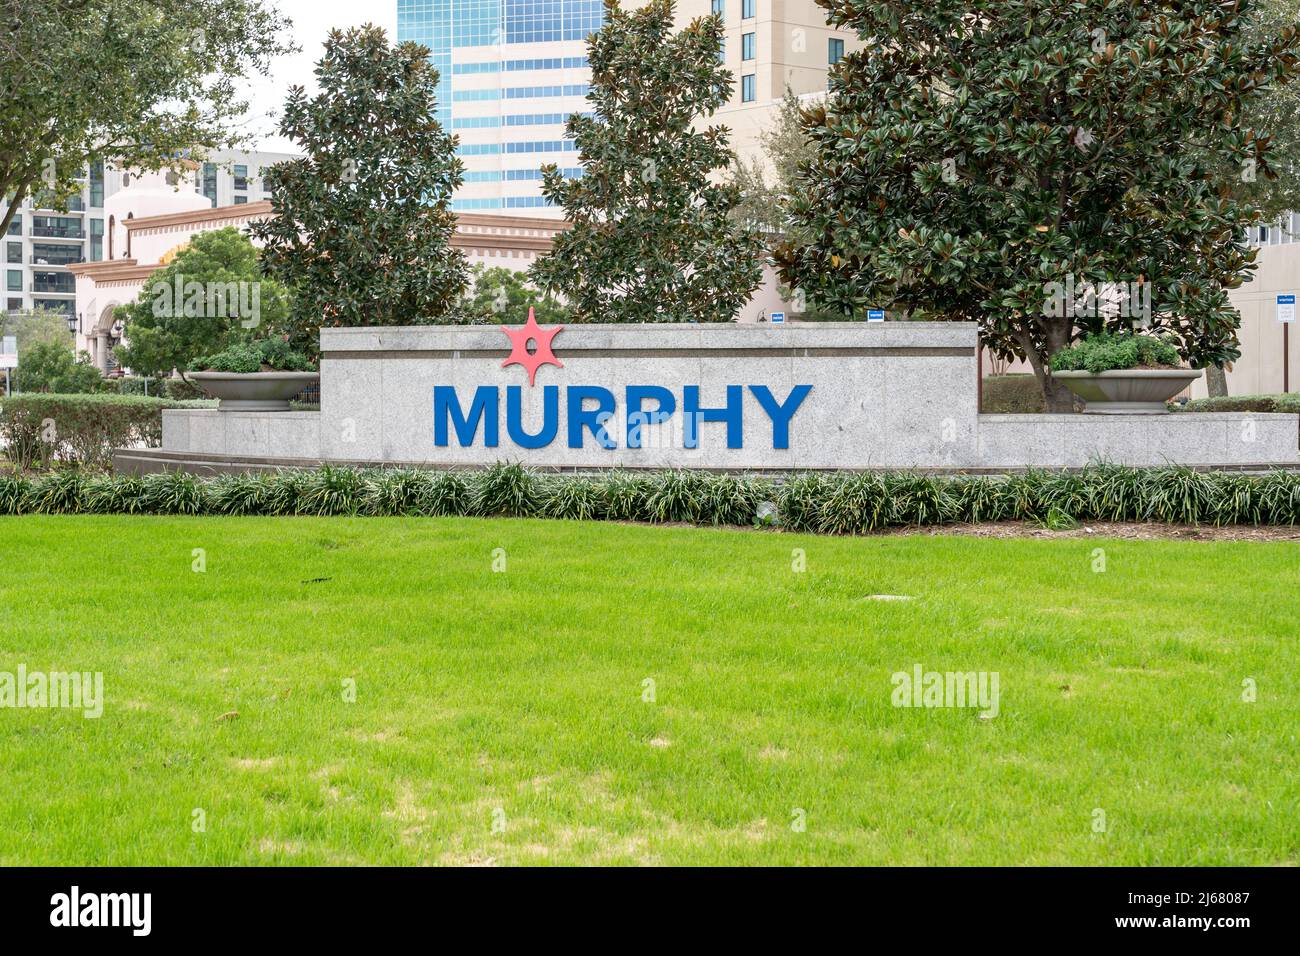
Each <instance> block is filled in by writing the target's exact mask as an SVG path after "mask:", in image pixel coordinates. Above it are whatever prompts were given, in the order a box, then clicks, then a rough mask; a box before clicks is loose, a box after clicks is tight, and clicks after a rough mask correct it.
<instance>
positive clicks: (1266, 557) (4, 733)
mask: <svg viewBox="0 0 1300 956" xmlns="http://www.w3.org/2000/svg"><path fill="white" fill-rule="evenodd" d="M1097 547H1102V548H1104V551H1105V555H1104V558H1105V568H1106V570H1105V571H1104V573H1096V572H1094V570H1093V566H1094V563H1095V556H1094V549H1095V548H1097ZM196 548H202V549H204V551H205V555H206V557H205V560H206V571H205V572H204V573H196V572H195V571H193V570H192V563H193V562H194V560H195V559H194V557H193V556H192V555H193V549H196ZM497 548H503V549H504V550H505V556H506V561H507V565H506V570H505V572H504V573H498V572H494V571H493V560H494V557H493V552H494V549H497ZM795 548H801V549H804V550H805V552H806V563H807V564H806V566H807V569H806V571H803V572H801V573H799V572H795V571H793V570H792V549H795ZM1298 586H1300V549H1298V548H1297V546H1295V545H1293V544H1285V543H1246V542H1215V543H1206V542H1170V541H1118V540H1111V541H1106V540H1100V541H1099V540H1087V539H1058V540H1023V539H1021V540H978V539H973V538H957V537H949V538H944V537H929V536H913V537H879V538H856V539H851V538H826V537H821V538H814V537H805V536H795V535H782V534H775V533H761V532H745V531H731V530H717V531H714V530H696V529H689V528H655V527H631V526H618V525H611V524H571V523H563V522H544V521H522V520H475V519H455V520H452V519H445V520H443V519H380V518H369V519H343V518H322V519H313V518H268V519H261V518H235V519H216V518H196V519H185V518H149V517H23V518H4V519H0V671H8V672H14V671H16V670H17V667H18V665H19V664H25V665H26V667H27V669H28V670H29V671H33V670H45V671H49V670H73V669H76V670H82V671H102V672H103V675H104V689H105V697H106V703H105V707H104V713H103V716H102V717H101V718H99V719H97V720H96V719H85V718H84V717H82V716H81V715H80V713H79V712H71V711H68V710H51V709H46V710H30V709H26V710H18V709H11V708H7V709H0V863H3V864H127V865H130V864H156V863H168V864H233V863H242V864H256V863H308V864H310V863H334V864H350V863H374V864H439V863H444V864H460V863H497V864H544V863H559V864H574V863H661V864H716V863H722V864H745V863H765V864H796V863H828V864H958V865H960V864H1016V863H1037V864H1067V863H1079V864H1112V863H1113V864H1118V863H1129V864H1190V863H1204V864H1229V863H1232V864H1265V865H1267V864H1295V863H1297V862H1300V810H1298V809H1297V795H1298V794H1300V771H1298V768H1297V754H1298V753H1300V745H1298V744H1297V733H1298V727H1300V719H1298V707H1297V704H1298V702H1300V653H1298V652H1297V635H1300V597H1298V594H1300V590H1298ZM877 594H892V595H911V596H913V598H914V599H913V600H911V601H881V600H873V599H871V598H870V597H869V596H870V595H877ZM918 663H919V664H921V665H923V666H924V668H925V669H926V670H937V671H949V670H951V671H972V670H973V671H996V672H998V674H999V684H1000V692H1001V699H1000V713H999V714H998V716H997V717H996V718H994V719H981V718H980V717H979V715H978V713H977V711H975V710H972V709H957V708H948V709H905V708H897V707H894V706H892V705H891V695H892V692H893V686H892V684H891V682H890V675H891V674H892V673H894V672H896V671H908V672H910V671H911V670H912V668H913V666H914V665H915V664H918ZM1246 678H1252V679H1253V680H1254V682H1255V685H1256V687H1257V693H1258V699H1257V701H1255V702H1254V703H1247V702H1243V701H1242V699H1241V698H1242V682H1243V680H1244V679H1246ZM345 679H352V680H355V682H356V700H355V702H348V701H346V700H345V699H344V684H343V682H344V681H345ZM647 679H650V680H653V681H654V698H655V699H654V701H653V702H647V701H645V700H643V696H644V695H645V694H646V691H645V690H644V688H645V687H646V684H645V683H644V682H645V681H646V680H647ZM232 711H237V712H238V716H237V717H235V716H226V717H224V718H222V715H229V713H230V712H232ZM219 718H221V719H219ZM196 809H201V810H202V811H203V814H204V820H205V822H206V830H205V832H201V833H196V832H194V829H193V827H192V819H193V815H194V811H195V810H196ZM1097 809H1100V810H1102V811H1104V814H1105V832H1094V822H1095V821H1099V820H1100V819H1101V818H1100V817H1099V816H1097V815H1096V814H1095V812H1094V811H1095V810H1097ZM800 819H801V820H802V821H803V822H804V826H803V828H802V829H799V828H798V827H797V826H792V824H793V823H796V822H797V821H798V820H800ZM494 822H495V824H496V827H495V831H496V832H494Z"/></svg>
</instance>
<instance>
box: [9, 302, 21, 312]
mask: <svg viewBox="0 0 1300 956" xmlns="http://www.w3.org/2000/svg"><path fill="white" fill-rule="evenodd" d="M6 302H7V303H8V305H7V308H8V309H9V311H10V312H21V311H22V310H23V300H22V299H7V300H6Z"/></svg>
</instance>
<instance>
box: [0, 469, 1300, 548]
mask: <svg viewBox="0 0 1300 956" xmlns="http://www.w3.org/2000/svg"><path fill="white" fill-rule="evenodd" d="M772 506H775V509H776V515H777V517H776V521H777V523H779V524H780V525H782V526H784V527H785V528H788V529H790V530H792V531H810V532H818V533H827V534H860V533H864V532H869V531H877V530H880V529H884V528H890V527H908V526H911V527H916V526H922V525H942V524H948V523H953V522H985V521H1007V520H1010V521H1034V522H1039V523H1042V524H1044V525H1046V526H1049V527H1066V526H1069V525H1071V524H1072V523H1073V522H1078V521H1159V522H1170V523H1178V524H1213V525H1228V524H1248V525H1294V524H1295V523H1296V521H1297V519H1300V473H1298V472H1290V471H1280V470H1279V471H1272V472H1268V473H1266V474H1262V475H1247V474H1240V473H1225V472H1200V471H1193V470H1191V469H1188V468H1177V467H1170V468H1130V467H1126V466H1120V465H1105V464H1101V465H1096V466H1093V467H1091V468H1087V469H1085V470H1083V471H1080V472H1074V473H1070V472H1047V471H1029V472H1026V473H1024V474H1018V475H1009V476H1000V477H976V476H933V475H922V474H916V473H906V472H896V473H869V472H864V473H810V474H802V475H797V476H795V477H792V478H790V479H788V480H786V481H784V482H780V483H778V482H776V481H773V480H771V479H768V478H759V477H747V476H734V475H715V474H709V473H707V472H698V471H662V472H654V473H631V472H624V471H612V472H606V473H603V474H600V475H594V476H581V475H553V474H543V473H539V472H535V471H532V470H530V469H527V468H524V467H521V466H520V465H513V464H512V465H506V464H498V465H495V466H493V467H491V468H488V469H486V470H484V471H476V472H468V471H452V472H437V471H419V470H410V469H382V470H354V469H349V468H335V467H331V466H324V467H322V468H320V469H319V470H316V471H282V472H275V473H264V474H241V475H225V476H221V477H218V478H208V479H200V478H196V477H194V476H192V475H187V474H182V473H179V472H171V473H166V474H157V475H146V476H144V477H126V476H112V475H94V476H87V475H86V474H84V473H81V472H78V471H76V470H65V471H58V472H55V473H53V474H49V475H44V476H40V477H35V478H22V477H5V478H0V514H9V515H12V514H77V513H88V514H180V515H374V516H393V515H412V516H426V517H432V516H438V515H474V516H492V515H510V516H520V517H534V518H567V519H576V520H588V521H648V522H689V523H691V524H699V525H751V524H765V523H768V522H767V520H765V519H764V518H763V517H762V515H763V514H765V513H766V512H768V511H769V510H770V508H771V507H772Z"/></svg>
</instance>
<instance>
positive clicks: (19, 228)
mask: <svg viewBox="0 0 1300 956" xmlns="http://www.w3.org/2000/svg"><path fill="white" fill-rule="evenodd" d="M22 234H23V214H22V213H14V218H13V220H12V221H11V222H10V223H9V235H11V236H21V235H22Z"/></svg>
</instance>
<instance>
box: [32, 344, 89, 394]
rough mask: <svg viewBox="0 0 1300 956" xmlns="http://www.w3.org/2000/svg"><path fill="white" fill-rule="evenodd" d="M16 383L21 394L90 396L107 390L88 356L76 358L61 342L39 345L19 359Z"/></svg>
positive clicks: (77, 356) (84, 354)
mask: <svg viewBox="0 0 1300 956" xmlns="http://www.w3.org/2000/svg"><path fill="white" fill-rule="evenodd" d="M14 383H15V385H16V387H17V390H18V391H20V392H43V393H48V392H53V393H59V394H90V393H94V392H99V391H101V390H102V389H103V387H104V377H103V376H102V375H100V374H99V369H98V368H97V367H96V366H95V365H94V364H93V363H92V362H91V361H90V356H89V355H87V354H86V353H85V352H82V353H81V354H80V355H73V352H72V349H71V348H70V347H69V346H68V345H65V344H64V343H62V342H37V343H35V344H34V345H31V346H29V347H28V349H27V351H26V352H24V353H21V354H20V355H19V356H18V368H17V369H16V370H15V372H14Z"/></svg>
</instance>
